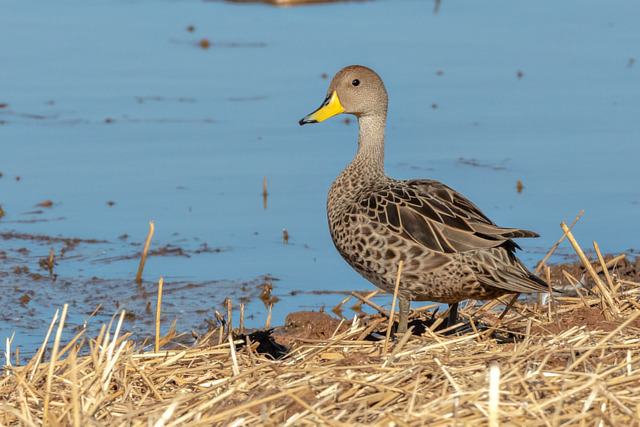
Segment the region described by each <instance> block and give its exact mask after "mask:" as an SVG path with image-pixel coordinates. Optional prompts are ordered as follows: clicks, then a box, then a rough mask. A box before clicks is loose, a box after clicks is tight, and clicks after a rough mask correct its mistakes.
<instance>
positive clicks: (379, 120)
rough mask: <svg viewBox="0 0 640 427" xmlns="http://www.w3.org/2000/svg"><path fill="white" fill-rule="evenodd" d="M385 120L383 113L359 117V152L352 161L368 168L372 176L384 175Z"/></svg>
mask: <svg viewBox="0 0 640 427" xmlns="http://www.w3.org/2000/svg"><path fill="white" fill-rule="evenodd" d="M385 122H386V115H383V114H377V115H364V116H360V117H358V125H359V127H360V133H359V135H358V152H357V153H356V157H355V158H354V159H353V162H352V163H353V164H354V165H356V164H357V165H358V166H359V167H364V168H366V169H367V172H368V173H369V174H371V175H370V176H375V175H378V174H381V175H384V129H385Z"/></svg>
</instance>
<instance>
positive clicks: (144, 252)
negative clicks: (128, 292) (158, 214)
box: [136, 221, 154, 283]
mask: <svg viewBox="0 0 640 427" xmlns="http://www.w3.org/2000/svg"><path fill="white" fill-rule="evenodd" d="M153 230H154V226H153V221H149V234H147V240H146V242H144V249H143V250H142V258H140V265H139V266H138V274H137V275H136V282H137V283H140V282H142V270H144V263H145V262H147V253H148V252H149V244H150V243H151V237H153Z"/></svg>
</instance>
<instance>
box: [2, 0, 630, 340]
mask: <svg viewBox="0 0 640 427" xmlns="http://www.w3.org/2000/svg"><path fill="white" fill-rule="evenodd" d="M433 6H434V5H433V3H432V2H422V1H403V2H391V1H373V2H352V3H329V4H319V5H311V6H303V7H292V8H275V7H271V6H267V5H263V4H236V3H225V2H199V1H164V2H156V1H153V2H152V1H135V0H132V1H119V0H112V1H108V2H87V1H71V2H65V3H64V4H63V5H61V4H59V3H55V2H46V1H35V2H8V1H5V2H2V12H1V13H0V40H2V43H0V62H1V64H2V66H0V104H2V103H5V104H7V105H6V106H5V107H4V108H0V120H1V123H2V124H1V125H0V172H1V173H2V174H3V176H2V178H0V205H1V206H2V208H3V210H4V211H5V216H4V217H3V218H1V219H0V232H9V231H15V232H20V233H31V234H41V235H47V236H63V237H69V238H75V237H77V238H82V239H99V240H104V241H106V242H108V243H103V244H86V245H80V246H79V247H77V248H76V249H74V250H73V251H70V252H68V253H67V254H66V257H67V258H65V259H60V260H58V265H57V266H56V267H55V269H54V271H55V272H56V273H57V274H58V275H59V279H58V281H57V282H56V283H53V282H52V283H49V282H47V280H44V281H39V282H38V283H35V284H34V283H31V282H30V281H29V280H27V279H25V276H24V275H16V274H14V273H13V272H12V271H13V268H14V267H15V265H26V266H28V267H29V268H30V270H31V271H32V272H39V273H40V274H43V275H45V276H46V275H47V274H48V273H46V272H45V271H44V270H42V269H39V266H38V261H39V259H40V258H43V257H45V256H46V255H47V254H48V252H49V247H50V246H52V245H49V244H45V243H41V244H35V243H33V242H25V241H20V240H18V241H16V240H5V241H0V245H1V246H0V251H5V252H6V253H7V254H8V258H9V259H8V260H6V261H3V262H0V273H1V274H0V291H2V292H1V295H2V296H0V307H1V306H5V307H11V315H5V316H3V317H1V318H0V336H10V335H11V334H12V333H13V331H16V334H17V337H16V341H15V342H16V343H18V344H20V345H22V346H25V347H27V348H29V347H33V346H35V345H36V344H35V343H37V342H38V341H39V340H41V339H42V336H43V335H44V331H43V330H31V329H34V328H31V329H25V327H24V325H25V318H27V317H29V318H31V320H32V321H33V319H36V320H37V319H40V320H41V321H42V323H43V324H44V323H48V322H49V320H50V318H51V316H52V314H53V312H54V311H55V310H56V309H57V308H60V307H61V305H62V304H64V303H65V302H70V301H71V300H72V299H76V298H79V296H78V295H82V294H84V293H92V292H93V288H92V284H91V282H90V281H88V278H91V277H93V276H96V277H99V278H101V279H105V280H107V281H109V280H111V281H116V282H115V283H121V285H113V286H112V288H111V291H110V292H113V293H116V294H117V295H119V294H118V292H119V289H118V288H119V287H128V286H133V285H131V284H130V283H131V281H132V279H133V278H134V277H135V273H136V271H137V259H134V256H135V254H136V253H137V251H139V250H140V247H139V244H140V243H142V242H144V239H145V237H146V234H147V230H148V226H147V222H148V221H149V220H153V221H154V222H155V227H156V233H155V235H154V239H153V243H152V249H153V248H159V247H162V246H165V245H167V244H172V245H175V246H179V247H180V248H182V249H184V250H185V251H186V252H188V253H189V255H190V256H189V257H186V256H184V257H150V258H149V260H148V262H147V266H146V268H145V276H144V277H145V280H147V283H146V285H145V286H146V287H147V288H148V290H149V292H151V294H152V293H153V289H154V283H155V282H156V281H157V279H158V278H159V277H161V276H162V277H164V279H165V281H166V283H168V285H166V286H169V287H170V286H172V285H171V283H186V282H193V283H209V282H211V281H222V282H224V283H226V284H227V285H229V284H232V283H240V282H249V283H251V284H252V286H254V284H255V285H257V284H259V283H261V281H262V279H261V278H263V277H264V276H270V277H273V278H277V279H279V280H278V281H276V282H274V284H275V290H274V294H275V295H277V296H278V297H279V298H280V302H279V303H277V304H276V306H275V307H274V312H273V319H272V323H273V324H282V323H283V321H284V317H285V316H286V314H287V313H289V312H291V311H294V310H297V309H299V308H300V307H306V308H313V309H319V308H320V307H321V306H322V305H324V304H326V305H327V307H332V306H333V305H335V304H336V303H337V302H339V301H340V300H342V299H343V298H344V297H343V296H340V295H312V296H310V295H306V294H302V295H296V296H295V297H293V296H291V295H290V293H291V291H295V290H303V291H313V290H324V289H327V290H356V289H372V288H373V286H372V285H370V284H369V283H368V282H366V281H365V280H364V279H362V278H360V277H359V276H358V275H357V274H356V273H354V272H353V271H352V270H351V269H350V267H348V266H347V265H346V263H344V261H342V259H341V258H340V257H339V255H338V254H337V253H336V252H335V250H334V248H333V245H332V243H331V241H330V238H329V234H328V229H327V225H326V216H325V199H326V194H327V191H328V189H329V186H330V185H331V182H332V181H333V179H334V178H335V177H336V176H337V175H338V174H339V172H340V171H341V170H342V168H343V167H344V166H345V165H346V164H347V163H348V162H349V161H350V159H351V158H352V156H353V155H354V153H355V148H356V139H357V125H356V124H355V121H354V120H353V118H352V120H351V123H350V124H345V122H344V121H343V118H344V116H341V117H338V118H334V119H331V120H328V121H326V122H323V123H322V124H318V125H313V126H305V127H304V128H301V127H299V126H298V123H297V122H298V120H299V119H300V118H301V117H302V116H304V115H306V114H307V113H309V112H310V111H312V110H314V109H315V108H316V107H317V106H318V105H319V104H320V103H321V102H322V100H323V99H324V95H325V93H326V89H327V86H328V84H329V79H330V78H331V76H332V75H333V74H334V73H335V72H337V71H338V70H339V69H341V68H342V67H343V66H346V65H350V64H362V65H366V66H369V67H371V68H373V69H375V70H376V71H377V72H378V73H379V74H380V76H381V77H382V78H383V80H384V82H385V84H386V87H387V90H388V92H389V100H390V101H389V118H388V127H387V157H386V170H387V173H388V174H389V175H390V176H393V177H395V178H432V179H437V180H440V181H442V182H445V183H446V184H448V185H450V186H451V187H453V188H455V189H457V190H458V191H460V192H462V193H463V194H464V195H466V196H467V197H469V198H470V199H471V200H473V201H474V202H475V203H476V204H477V205H478V206H480V207H481V208H482V209H483V210H484V212H485V213H486V214H487V215H488V216H489V217H491V218H492V219H493V220H494V221H495V222H497V223H498V224H500V225H503V226H509V227H522V228H527V229H531V230H535V231H537V232H538V233H540V234H541V235H542V237H541V238H540V239H537V240H526V241H520V242H519V243H520V244H521V246H522V247H523V249H524V252H523V254H522V257H523V259H524V260H525V262H526V263H527V264H528V265H529V266H532V265H534V264H535V262H536V261H537V260H539V259H541V258H542V257H543V256H544V254H545V253H546V251H547V250H548V248H550V247H551V246H552V245H553V244H554V243H555V242H556V241H557V240H558V238H559V237H560V236H561V230H560V227H559V223H560V222H562V221H567V222H570V221H572V220H573V219H574V218H575V216H576V215H577V214H578V212H579V211H580V210H582V209H584V210H585V214H584V215H583V217H582V219H581V220H580V222H579V223H578V225H576V227H575V229H574V234H575V236H576V238H577V239H578V240H579V241H580V243H581V244H582V245H583V246H584V247H585V249H587V248H589V247H591V241H597V242H598V244H599V245H600V248H601V250H602V251H603V252H608V253H609V252H622V251H625V250H628V249H630V248H637V247H638V243H639V242H640V232H638V228H637V218H638V217H639V216H640V190H639V189H638V188H639V187H638V182H640V172H639V169H638V159H640V144H638V137H639V135H640V119H639V118H640V29H638V26H637V17H638V16H640V3H639V2H637V1H631V0H629V1H618V2H610V3H603V2H599V1H594V0H587V1H585V0H582V1H564V2H552V1H536V2H512V1H508V0H497V1H474V2H455V1H447V0H444V1H443V2H442V4H441V5H440V8H439V11H438V13H437V14H436V13H434V11H433ZM190 25H192V26H194V28H195V29H194V31H193V32H189V31H188V30H187V27H188V26H190ZM205 38H206V39H208V40H209V41H210V42H211V46H210V47H209V48H208V49H203V48H201V47H200V41H201V40H202V39H205ZM518 72H520V73H521V77H518ZM323 73H324V74H326V75H327V76H328V77H325V76H323ZM434 107H435V108H434ZM469 163H473V164H476V166H473V165H469ZM18 176H19V177H20V180H19V181H18V180H16V177H18ZM264 178H267V181H268V192H269V196H268V208H267V209H266V210H265V209H264V208H263V200H262V182H263V179H264ZM517 181H521V182H522V183H523V185H524V190H523V191H522V193H521V194H518V192H517V191H516V184H517ZM45 200H51V201H53V203H54V204H53V206H52V207H51V208H39V207H35V205H36V204H38V203H40V202H43V201H45ZM110 201H111V202H114V203H115V204H114V205H113V206H109V205H108V202H110ZM34 211H36V212H41V213H33V212H34ZM283 229H286V230H287V232H288V233H289V235H290V239H289V243H288V244H284V243H283V238H282V235H283ZM123 234H127V235H128V236H129V237H128V239H124V240H123V239H119V238H118V237H119V236H122V235H123ZM205 242H206V244H207V246H208V247H210V248H218V249H220V252H206V253H201V254H197V253H195V251H196V250H198V248H200V247H201V245H202V244H203V243H205ZM53 246H55V250H56V251H59V250H60V248H61V246H60V245H53ZM21 247H28V248H30V249H31V252H30V255H29V256H27V257H24V258H20V257H19V252H17V250H18V249H19V248H21ZM560 251H561V252H563V253H570V252H571V250H570V248H568V247H567V246H563V247H561V248H560ZM122 255H126V256H130V258H129V259H126V260H120V259H117V257H118V256H122ZM114 257H115V258H114ZM105 259H106V261H105ZM0 261H1V260H0ZM61 280H62V281H64V280H67V282H69V283H73V286H71V287H70V288H64V287H62V286H61V285H60V283H61V282H60V281H61ZM118 280H119V281H122V282H117V281H118ZM109 283H112V282H109ZM16 285H19V286H20V287H21V288H32V289H33V290H34V291H35V293H36V296H34V302H33V303H28V304H26V305H23V306H20V304H19V303H18V300H17V299H18V298H19V297H20V296H21V295H22V293H21V292H14V291H13V289H14V286H16ZM227 285H225V286H227ZM176 286H177V285H176ZM225 286H222V287H216V286H215V285H211V286H210V287H203V286H201V287H200V290H199V291H198V292H199V294H198V298H197V299H196V301H194V300H193V299H189V298H187V294H188V293H189V292H190V291H189V290H188V289H185V290H184V292H185V293H186V294H184V295H182V296H175V297H172V298H175V300H174V301H172V300H171V299H169V300H168V301H167V304H169V305H172V304H173V305H172V307H173V308H172V309H171V310H169V313H168V315H167V318H168V321H169V322H170V320H171V316H172V314H175V315H176V316H177V317H178V318H179V319H185V318H186V320H184V322H183V323H179V324H178V326H179V327H181V328H182V329H183V330H184V329H187V328H190V327H194V326H196V325H201V323H202V322H201V320H197V319H195V318H194V317H188V316H187V314H188V313H190V312H192V311H193V309H194V305H197V306H198V307H202V306H207V304H209V302H210V307H211V308H212V309H217V310H220V311H221V312H222V310H221V308H220V304H221V301H222V299H223V298H224V297H225V296H227V295H226V294H228V293H230V291H229V288H227V287H225ZM238 286H239V285H238ZM45 291H46V294H45V293H43V292H45ZM122 292H123V293H122V295H120V296H116V298H117V299H118V300H119V301H121V306H124V307H128V308H129V309H132V310H134V311H136V310H138V311H139V310H140V306H141V305H144V304H145V303H146V302H144V301H143V302H140V299H138V300H135V301H134V300H130V299H129V297H128V295H130V293H129V291H126V290H122ZM37 295H40V296H41V297H40V298H39V299H38V298H37ZM183 297H184V298H185V301H186V302H184V303H183V304H182V305H181V303H180V298H183ZM235 297H237V295H234V298H235ZM153 298H154V297H153V296H149V299H153ZM141 299H142V300H144V297H141ZM36 300H37V301H36ZM389 300H390V298H386V297H383V298H381V299H380V301H379V302H380V303H381V304H382V303H386V304H388V303H389ZM92 301H93V303H94V304H95V305H96V306H97V304H99V303H100V302H101V298H100V297H99V296H95V297H94V298H93V300H92ZM30 304H31V305H30ZM90 305H91V303H89V302H85V303H83V304H79V305H78V307H76V308H73V307H72V309H71V312H72V314H73V315H75V316H80V313H81V311H83V310H84V311H86V310H89V311H91V310H92V309H93V308H95V307H90ZM80 306H82V307H80ZM109 308H110V309H111V308H113V307H109ZM7 310H9V309H8V308H7ZM74 310H75V311H74ZM113 310H115V308H113ZM106 311H108V310H106ZM247 311H248V312H252V313H254V316H255V317H254V319H253V320H248V322H249V323H253V326H258V325H261V324H263V323H264V320H265V319H266V309H265V307H264V305H263V304H262V303H261V302H260V301H259V300H256V299H255V298H254V300H253V302H251V303H248V306H247ZM185 313H186V314H185ZM111 314H112V311H110V312H105V313H104V317H105V318H108V317H109V316H110V315H111ZM352 314H353V313H351V314H349V313H346V315H347V316H350V315H352ZM80 317H81V316H80ZM196 317H197V316H196ZM25 351H26V350H25Z"/></svg>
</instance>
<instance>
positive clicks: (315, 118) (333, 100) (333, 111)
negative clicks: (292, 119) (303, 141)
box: [298, 90, 344, 126]
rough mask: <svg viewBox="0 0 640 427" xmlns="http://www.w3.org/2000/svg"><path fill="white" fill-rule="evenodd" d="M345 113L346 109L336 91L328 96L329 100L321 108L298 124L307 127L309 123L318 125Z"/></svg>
mask: <svg viewBox="0 0 640 427" xmlns="http://www.w3.org/2000/svg"><path fill="white" fill-rule="evenodd" d="M343 112H344V107H343V106H342V104H340V100H339V99H338V94H337V93H336V91H335V90H334V91H333V93H332V94H331V95H330V96H327V99H325V100H324V102H323V103H322V105H321V106H320V108H318V109H317V110H316V111H314V112H313V113H311V114H309V115H306V116H304V117H303V118H302V119H300V121H299V122H298V123H300V126H302V125H306V124H307V123H318V122H321V121H323V120H326V119H328V118H329V117H333V116H335V115H338V114H340V113H343Z"/></svg>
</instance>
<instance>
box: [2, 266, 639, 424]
mask: <svg viewBox="0 0 640 427" xmlns="http://www.w3.org/2000/svg"><path fill="white" fill-rule="evenodd" d="M600 259H601V262H602V263H604V260H602V258H601V257H600ZM605 277H606V280H602V281H600V283H597V286H595V287H594V290H593V292H591V293H589V294H588V295H587V294H584V293H582V294H580V295H579V296H576V297H572V298H559V299H558V301H556V302H555V303H553V302H552V304H553V305H554V308H553V309H552V308H551V307H548V306H547V305H544V306H543V305H541V304H539V303H536V304H533V303H525V302H523V301H522V300H518V302H516V303H515V304H514V305H513V308H512V309H511V310H510V312H509V314H508V315H507V316H506V317H505V318H504V319H502V321H501V323H500V325H498V326H497V328H496V329H495V330H496V332H498V333H503V334H504V333H506V332H509V331H510V332H511V333H513V332H514V331H515V332H519V333H520V338H519V339H518V340H516V342H513V340H511V342H504V340H503V341H502V342H500V341H499V340H496V339H495V338H487V337H485V334H486V332H487V330H486V329H485V330H484V332H483V331H482V330H480V328H476V326H477V325H478V322H480V321H481V320H482V319H485V320H486V319H497V317H498V315H499V313H500V311H499V309H498V307H497V304H494V303H489V304H486V305H485V306H483V307H480V308H479V307H478V306H476V305H468V306H467V307H465V308H462V309H461V316H462V317H463V318H470V319H471V323H470V328H469V332H467V333H460V334H457V335H443V334H442V333H437V332H433V331H432V330H428V331H427V332H426V333H425V334H423V336H410V335H409V334H406V335H404V336H403V337H401V338H399V339H396V340H395V341H394V342H392V343H390V345H389V349H388V351H387V352H386V353H385V351H384V346H385V344H384V341H363V340H362V337H363V336H364V335H366V334H363V332H365V330H366V329H367V328H368V327H369V325H371V324H372V323H376V322H377V324H378V325H385V324H386V322H381V321H380V317H377V318H376V316H372V317H371V318H369V319H356V320H354V322H353V323H352V324H351V325H350V327H349V328H348V329H347V330H346V331H344V332H342V333H339V334H338V333H336V334H335V335H334V336H333V337H332V338H330V339H328V340H326V341H322V342H317V341H312V340H306V341H305V340H299V342H298V344H297V345H295V346H294V348H293V350H292V351H291V352H290V354H289V356H287V357H286V358H284V359H281V360H271V359H270V358H268V357H265V356H263V355H260V354H258V353H257V352H256V351H255V350H256V347H257V344H252V343H249V344H250V345H248V346H247V345H245V346H244V347H239V346H238V347H237V346H236V344H240V342H237V341H236V342H235V343H234V342H233V339H232V338H231V337H230V336H227V337H226V339H223V340H221V341H220V342H221V343H220V344H219V345H211V344H207V343H208V342H210V341H212V338H213V337H215V338H214V340H215V342H216V343H218V341H219V335H218V333H217V332H215V331H212V333H211V334H209V336H207V337H203V338H202V339H201V340H200V343H201V344H199V345H198V346H197V347H194V348H185V349H172V350H162V351H159V352H156V351H153V352H151V351H147V350H146V348H148V347H141V346H139V345H136V344H135V343H134V342H132V341H130V340H128V337H127V336H126V335H125V336H120V327H121V325H122V322H123V319H124V313H121V314H120V315H119V316H118V319H117V321H114V322H113V324H110V325H108V326H107V325H105V326H104V327H103V329H102V331H101V333H100V334H99V336H98V337H97V338H95V339H90V340H89V339H87V337H85V336H84V333H83V332H80V333H79V334H78V336H77V337H76V338H75V339H73V340H72V341H71V342H70V343H68V344H66V345H65V346H64V347H62V345H61V343H60V332H61V331H62V328H63V325H64V317H65V312H66V307H65V309H64V310H63V312H62V314H61V316H59V317H58V316H57V314H56V318H55V319H54V321H53V322H52V324H51V327H50V328H49V333H48V334H47V338H46V340H45V343H44V344H43V349H44V347H45V345H46V344H47V342H48V341H49V336H50V335H51V333H52V332H53V331H54V330H55V331H56V334H55V337H54V342H53V351H52V352H51V354H50V355H49V356H48V361H42V362H40V359H41V353H40V352H39V354H38V355H37V356H36V357H34V359H33V360H31V362H29V364H28V365H26V366H17V367H16V366H5V371H4V375H3V376H2V377H0V399H2V400H1V401H0V402H1V403H0V425H17V424H23V425H41V424H49V425H61V424H63V425H78V426H79V425H107V424H108V425H127V426H133V425H135V426H137V425H145V426H147V425H149V426H150V425H154V426H163V425H217V424H224V425H255V424H260V425H274V424H285V425H317V424H328V425H425V424H428V425H494V426H496V425H499V424H503V425H518V424H519V425H550V426H556V425H589V426H592V425H625V426H626V425H639V423H640V397H639V396H640V345H639V344H640V343H639V341H640V334H639V332H640V331H639V329H638V326H640V320H639V317H640V310H638V307H640V305H639V304H638V303H637V302H636V301H638V299H639V298H640V283H635V282H631V281H629V280H624V279H623V278H620V277H617V276H616V275H615V274H613V275H609V274H608V273H607V274H606V276H605ZM568 282H569V278H567V283H568ZM585 305H587V306H589V307H591V308H590V309H589V308H586V307H585ZM585 310H586V311H585ZM585 312H586V313H591V314H592V315H593V316H595V317H598V316H600V317H601V318H602V319H603V321H602V327H590V326H588V325H587V324H586V323H585V324H580V322H576V321H575V318H576V315H577V313H582V314H584V313H585ZM377 316H379V315H377ZM606 319H611V321H606ZM367 321H368V322H369V323H367ZM56 322H57V325H58V327H57V329H56ZM605 326H606V327H605ZM379 327H381V326H379ZM505 331H506V332H505ZM174 335H175V331H173V330H172V331H171V332H170V333H169V334H168V335H166V336H164V337H162V338H160V341H159V342H158V346H159V348H163V347H166V346H167V343H168V341H169V340H170V339H171V338H173V337H174ZM81 349H84V350H85V352H87V351H88V355H86V356H82V357H79V356H78V354H79V352H81Z"/></svg>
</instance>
